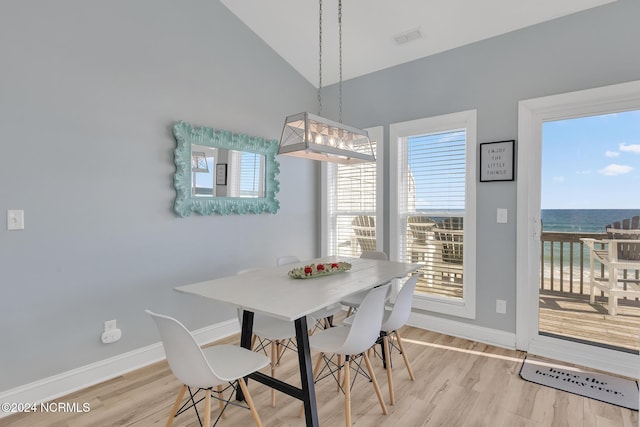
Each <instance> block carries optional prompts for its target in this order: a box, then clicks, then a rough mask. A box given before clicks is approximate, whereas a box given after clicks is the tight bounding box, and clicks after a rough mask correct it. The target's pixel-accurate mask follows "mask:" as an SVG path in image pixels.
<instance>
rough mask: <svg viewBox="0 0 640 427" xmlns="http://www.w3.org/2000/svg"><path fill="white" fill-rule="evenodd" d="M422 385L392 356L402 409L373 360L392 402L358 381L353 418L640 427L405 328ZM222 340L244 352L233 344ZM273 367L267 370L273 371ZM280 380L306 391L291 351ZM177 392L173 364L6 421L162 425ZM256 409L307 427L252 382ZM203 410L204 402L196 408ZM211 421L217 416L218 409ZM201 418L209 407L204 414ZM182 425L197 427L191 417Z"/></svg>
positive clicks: (17, 425) (495, 355) (335, 397)
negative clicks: (72, 409)
mask: <svg viewBox="0 0 640 427" xmlns="http://www.w3.org/2000/svg"><path fill="white" fill-rule="evenodd" d="M401 332H403V334H402V335H403V338H404V342H405V347H406V352H407V354H408V355H409V359H410V360H411V364H412V367H413V371H414V374H415V376H416V379H415V381H411V380H410V379H409V375H408V373H407V371H406V369H405V367H404V363H403V362H402V358H401V357H400V355H399V354H397V353H395V354H394V356H393V359H392V360H393V379H394V384H395V393H396V404H395V405H393V406H391V405H389V396H388V390H387V380H386V375H385V373H384V369H383V366H382V363H381V361H380V360H379V359H378V358H376V357H372V364H373V368H374V371H375V374H376V376H377V378H378V381H379V382H380V388H381V389H382V393H383V397H384V399H385V402H386V403H387V408H388V411H389V414H388V415H382V411H381V409H380V406H379V404H378V401H377V398H376V395H375V393H374V392H373V388H372V386H371V383H369V382H368V381H367V380H366V379H364V378H360V379H359V380H358V381H357V382H356V384H355V386H354V387H353V390H352V401H351V404H352V418H353V422H354V425H356V426H360V427H387V426H389V427H392V426H393V427H395V426H403V427H422V426H456V427H458V426H461V427H466V426H474V427H477V426H480V427H482V426H487V427H496V426H505V427H514V426H523V427H541V426H544V427H547V426H563V427H564V426H583V427H584V426H594V427H601V426H616V427H620V426H629V427H631V426H633V427H635V426H637V425H638V413H637V412H635V411H631V410H628V409H624V408H620V407H617V406H613V405H609V404H606V403H603V402H598V401H595V400H591V399H587V398H584V397H580V396H576V395H573V394H570V393H566V392H562V391H558V390H555V389H552V388H547V387H543V386H540V385H537V384H533V383H530V382H527V381H524V380H522V379H521V378H520V377H519V370H520V366H521V364H522V361H523V359H524V356H525V354H524V353H523V352H520V351H514V350H508V349H503V348H497V347H492V346H490V345H486V344H482V343H477V342H473V341H468V340H464V339H461V338H455V337H451V336H447V335H443V334H438V333H435V332H432V331H426V330H422V329H417V328H412V327H405V328H403V330H402V331H401ZM223 342H225V343H231V344H238V343H239V337H238V336H233V337H230V338H228V339H226V340H224V341H223ZM267 369H268V368H267ZM276 372H277V375H278V377H279V378H281V379H283V380H285V381H288V382H292V383H297V384H299V381H300V380H299V373H298V371H297V356H296V355H295V353H293V352H287V353H285V355H284V356H283V358H282V366H280V367H278V369H277V371H276ZM179 388H180V384H179V382H178V381H177V380H176V379H175V378H174V377H173V375H172V374H171V371H170V369H169V367H168V365H167V364H166V362H159V363H155V364H153V365H150V366H147V367H145V368H142V369H138V370H136V371H133V372H130V373H127V374H124V375H121V376H119V377H117V378H114V379H112V380H109V381H106V382H104V383H101V384H98V385H95V386H91V387H88V388H86V389H84V390H80V391H78V392H75V393H72V394H70V395H68V396H66V397H64V398H62V399H57V400H56V402H76V403H80V404H82V403H84V402H87V403H89V404H90V407H91V410H90V412H87V413H64V412H61V413H49V414H44V413H32V414H17V415H13V416H10V417H6V418H2V419H0V426H2V427H27V426H28V427H39V426H42V427H101V426H105V427H106V426H109V427H111V426H126V427H148V426H156V425H157V426H163V425H164V424H165V423H166V419H167V416H168V413H169V410H170V408H171V406H172V404H173V400H174V399H175V397H176V395H177V392H178V390H179ZM249 389H250V391H251V394H252V396H253V400H254V403H255V405H256V408H257V410H258V413H259V414H260V418H261V419H262V422H263V424H264V425H265V426H278V427H289V426H291V427H294V426H303V425H304V418H302V417H299V416H298V413H299V409H300V402H299V401H298V400H296V399H293V398H291V397H290V396H286V395H284V394H282V393H278V394H277V406H276V408H272V407H271V405H270V403H271V395H270V389H269V388H268V387H266V386H264V385H262V384H259V383H257V382H255V381H250V382H249ZM316 392H317V400H318V413H319V420H320V424H321V425H322V426H329V427H333V426H343V425H344V409H343V402H344V397H343V396H342V394H341V393H339V392H337V391H336V387H335V382H334V381H333V379H331V378H326V379H324V380H323V381H320V382H319V383H318V384H317V386H316ZM199 407H200V408H203V407H204V402H203V403H201V404H200V405H199ZM212 407H213V408H214V409H213V410H212V418H213V419H215V417H217V415H218V405H217V404H215V403H214V404H213V405H212ZM200 410H201V411H202V409H200ZM174 425H175V426H182V427H184V426H187V427H191V426H194V427H195V426H198V425H199V424H198V421H197V419H196V417H195V414H194V413H193V412H192V411H189V412H186V413H184V414H182V415H180V416H179V417H177V418H176V420H175V424H174ZM219 425H220V426H234V427H235V426H240V425H242V426H244V425H252V419H251V414H250V413H249V411H248V410H246V409H242V408H236V407H233V408H230V409H229V410H227V411H226V412H225V418H224V420H222V421H221V422H220V423H219Z"/></svg>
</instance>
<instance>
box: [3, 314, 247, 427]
mask: <svg viewBox="0 0 640 427" xmlns="http://www.w3.org/2000/svg"><path fill="white" fill-rule="evenodd" d="M239 331H240V327H239V325H238V321H237V320H235V319H232V320H227V321H224V322H220V323H217V324H215V325H211V326H206V327H204V328H201V329H197V330H195V331H193V332H192V333H193V335H194V337H195V338H196V340H197V341H198V343H200V345H203V344H208V343H210V342H213V341H217V340H219V339H222V338H225V337H228V336H230V335H233V334H235V333H238V332H239ZM164 358H165V355H164V349H163V348H162V343H160V342H158V343H155V344H151V345H148V346H146V347H142V348H138V349H136V350H132V351H129V352H127V353H123V354H119V355H117V356H114V357H110V358H109V359H105V360H101V361H99V362H95V363H91V364H89V365H86V366H82V367H80V368H76V369H72V370H70V371H67V372H63V373H61V374H57V375H54V376H51V377H48V378H44V379H42V380H38V381H34V382H32V383H29V384H25V385H22V386H19V387H16V388H13V389H11V390H7V391H4V392H1V393H0V402H31V403H40V402H48V401H51V400H53V399H56V398H59V397H62V396H65V395H67V394H69V393H73V392H74V391H77V390H81V389H83V388H86V387H89V386H92V385H94V384H98V383H101V382H103V381H107V380H110V379H112V378H115V377H117V376H118V375H122V374H125V373H127V372H131V371H133V370H136V369H139V368H142V367H144V366H148V365H150V364H152V363H155V362H158V361H160V360H163V359H164ZM8 415H11V413H6V412H2V411H0V418H2V417H5V416H8Z"/></svg>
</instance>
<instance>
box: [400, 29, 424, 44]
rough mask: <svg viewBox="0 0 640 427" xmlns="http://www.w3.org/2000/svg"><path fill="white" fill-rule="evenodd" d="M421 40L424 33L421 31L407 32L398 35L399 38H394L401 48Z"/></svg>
mask: <svg viewBox="0 0 640 427" xmlns="http://www.w3.org/2000/svg"><path fill="white" fill-rule="evenodd" d="M421 38H422V33H421V32H420V30H419V29H415V30H410V31H405V32H404V33H402V34H398V35H397V36H394V37H393V40H395V42H396V44H397V45H398V46H400V45H403V44H406V43H409V42H412V41H415V40H418V39H421Z"/></svg>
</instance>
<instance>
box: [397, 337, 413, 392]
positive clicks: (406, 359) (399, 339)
mask: <svg viewBox="0 0 640 427" xmlns="http://www.w3.org/2000/svg"><path fill="white" fill-rule="evenodd" d="M394 333H395V334H396V339H397V340H398V347H399V348H400V352H401V353H402V359H403V360H404V365H405V366H406V367H407V371H408V372H409V378H411V381H415V377H414V376H413V371H412V370H411V364H410V363H409V358H408V357H407V352H406V351H404V345H403V344H402V338H400V334H399V333H398V331H394Z"/></svg>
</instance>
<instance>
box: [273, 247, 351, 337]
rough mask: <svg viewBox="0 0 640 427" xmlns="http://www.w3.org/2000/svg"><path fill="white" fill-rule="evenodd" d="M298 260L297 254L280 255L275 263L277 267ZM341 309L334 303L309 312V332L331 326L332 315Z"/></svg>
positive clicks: (339, 305) (340, 306)
mask: <svg viewBox="0 0 640 427" xmlns="http://www.w3.org/2000/svg"><path fill="white" fill-rule="evenodd" d="M298 262H300V259H299V258H298V257H297V256H293V255H286V256H280V257H278V258H277V259H276V264H277V265H278V267H280V266H282V265H289V264H295V263H298ZM341 310H342V305H341V304H339V303H336V304H332V305H330V306H327V307H324V308H321V309H320V310H317V311H314V312H313V313H311V314H310V315H309V317H310V318H311V319H312V322H309V323H312V324H313V325H314V326H313V327H312V328H311V330H310V331H309V333H310V334H313V332H315V331H316V329H326V328H328V327H331V326H333V316H335V315H336V314H338V313H339V312H340V311H341Z"/></svg>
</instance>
